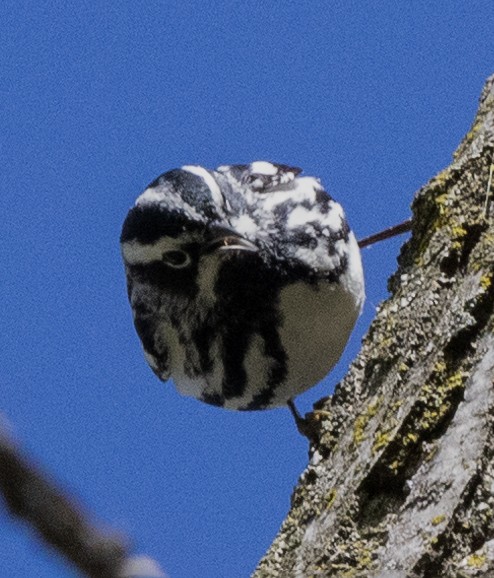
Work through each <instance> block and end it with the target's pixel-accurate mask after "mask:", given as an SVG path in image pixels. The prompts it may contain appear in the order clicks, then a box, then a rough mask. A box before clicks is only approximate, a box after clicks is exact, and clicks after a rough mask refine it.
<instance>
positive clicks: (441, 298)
mask: <svg viewBox="0 0 494 578" xmlns="http://www.w3.org/2000/svg"><path fill="white" fill-rule="evenodd" d="M493 151H494V76H492V77H491V78H490V79H489V80H488V81H487V84H486V86H485V88H484V91H483V93H482V96H481V99H480V107H479V111H478V113H477V117H476V119H475V122H474V124H473V127H472V129H471V130H470V132H469V133H468V134H467V136H466V137H465V138H464V140H463V142H462V143H461V144H460V146H459V148H458V150H457V151H456V153H455V155H454V162H453V164H452V165H451V166H450V167H448V168H447V169H445V170H444V171H442V172H441V173H440V174H439V175H437V176H436V177H434V178H433V179H432V180H431V181H430V182H429V183H428V184H427V185H426V186H425V187H423V188H422V189H421V190H420V191H419V192H418V193H417V195H416V197H415V199H414V201H413V205H412V210H413V229H412V236H411V239H410V240H409V241H408V242H407V243H406V244H405V245H404V247H403V248H402V251H401V254H400V257H399V260H398V262H399V268H398V271H397V272H396V273H395V274H394V275H393V277H392V278H391V280H390V282H389V287H390V291H391V296H390V298H389V299H388V300H387V301H386V302H384V303H383V304H382V305H381V306H380V308H379V311H378V313H377V315H376V318H375V319H374V321H373V323H372V325H371V327H370V329H369V332H368V334H367V336H366V337H365V339H364V342H363V346H362V350H361V352H360V353H359V355H358V356H357V358H356V360H355V361H354V363H353V364H352V366H351V368H350V371H349V373H348V375H347V376H346V378H345V379H344V380H343V382H342V383H340V384H339V385H338V387H337V389H336V391H335V393H334V395H333V396H332V397H331V398H328V399H325V400H322V402H320V407H319V409H322V410H324V411H325V412H328V414H329V415H325V414H320V415H321V423H320V426H321V432H320V437H319V439H318V441H317V442H316V443H314V444H313V445H312V447H311V459H310V462H309V465H308V466H307V469H306V470H305V472H304V473H303V474H302V476H301V478H300V481H299V484H298V486H297V488H296V489H295V491H294V493H293V496H292V506H291V510H290V512H289V513H288V516H287V518H286V520H285V521H284V523H283V525H282V527H281V530H280V532H279V534H278V536H277V537H276V539H275V541H274V542H273V544H272V546H271V548H270V549H269V551H268V552H267V554H266V555H265V557H264V558H263V559H262V560H261V562H260V563H259V566H258V568H257V570H256V571H255V572H254V574H253V578H268V577H279V578H290V577H297V578H309V577H316V576H331V577H338V576H341V577H347V578H350V577H352V578H353V577H360V576H362V577H363V576H365V577H376V578H377V577H379V578H384V577H386V578H405V577H427V578H437V577H442V576H445V577H456V578H460V577H469V576H494V516H493V506H494V461H493V455H494V436H493V430H494V419H493V415H494V411H493V408H494V331H493V329H494V314H493V311H494V178H493V164H492V163H493Z"/></svg>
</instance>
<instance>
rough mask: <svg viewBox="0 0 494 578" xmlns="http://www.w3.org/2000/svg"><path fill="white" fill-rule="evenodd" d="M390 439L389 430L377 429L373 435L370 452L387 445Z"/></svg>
mask: <svg viewBox="0 0 494 578" xmlns="http://www.w3.org/2000/svg"><path fill="white" fill-rule="evenodd" d="M390 440H391V432H390V431H379V430H378V431H377V432H376V435H375V436H374V443H373V444H372V453H373V454H376V453H377V452H378V451H379V450H381V449H382V448H383V447H385V446H387V445H388V443H389V441H390Z"/></svg>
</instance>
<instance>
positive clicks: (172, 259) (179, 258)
mask: <svg viewBox="0 0 494 578" xmlns="http://www.w3.org/2000/svg"><path fill="white" fill-rule="evenodd" d="M163 261H164V263H166V264H167V265H170V267H174V268H175V269H183V268H184V267H187V266H188V265H190V262H191V258H190V255H189V254H188V253H186V252H185V251H180V250H174V251H167V252H166V253H163Z"/></svg>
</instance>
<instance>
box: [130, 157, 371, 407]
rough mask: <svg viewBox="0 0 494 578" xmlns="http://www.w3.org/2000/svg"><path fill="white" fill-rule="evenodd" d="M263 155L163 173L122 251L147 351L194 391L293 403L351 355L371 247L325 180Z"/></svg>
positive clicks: (217, 399)
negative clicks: (364, 254) (348, 348)
mask: <svg viewBox="0 0 494 578" xmlns="http://www.w3.org/2000/svg"><path fill="white" fill-rule="evenodd" d="M300 173H301V170H300V169H297V168H294V167H289V166H286V165H280V164H274V163H270V162H265V161H258V162H253V163H251V164H249V165H228V166H220V167H218V168H217V169H216V170H208V169H205V168H203V167H200V166H184V167H182V168H181V169H175V170H171V171H169V172H167V173H164V174H163V175H161V176H160V177H158V178H157V179H156V180H155V181H154V182H152V183H151V184H150V185H149V187H148V188H147V189H146V190H145V191H144V192H143V193H142V194H141V196H140V197H139V198H138V199H137V201H136V204H135V206H134V208H132V209H131V210H130V212H129V214H128V216H127V218H126V220H125V223H124V225H123V230H122V235H121V246H122V254H123V259H124V262H125V269H126V275H127V283H128V294H129V300H130V304H131V307H132V310H133V315H134V323H135V327H136V330H137V333H138V335H139V337H140V339H141V341H142V345H143V348H144V354H145V356H146V359H147V361H148V363H149V365H150V366H151V368H152V369H153V371H154V372H155V373H156V375H157V376H158V377H159V378H160V379H162V380H163V381H165V380H167V379H169V378H172V379H173V381H174V382H175V385H176V387H177V389H178V390H179V391H180V392H181V393H182V394H185V395H189V396H192V397H195V398H197V399H200V400H201V401H204V402H206V403H209V404H213V405H216V406H221V407H225V408H228V409H237V410H261V409H268V408H273V407H277V406H286V405H287V404H289V403H291V399H292V398H293V397H294V396H296V395H298V394H300V393H302V392H303V391H305V390H306V389H308V388H310V387H312V386H313V385H315V384H316V383H317V382H319V381H320V380H321V379H322V378H323V377H324V376H325V375H326V374H327V373H328V372H329V371H330V369H331V368H332V367H333V366H334V365H335V363H336V362H337V361H338V359H339V358H340V356H341V354H342V352H343V349H344V347H345V345H346V343H347V340H348V337H349V335H350V333H351V331H352V329H353V326H354V324H355V321H356V320H357V317H358V315H359V313H360V310H361V308H362V304H363V302H364V277H363V272H362V264H361V259H360V250H359V247H358V244H357V241H356V239H355V236H354V234H353V233H352V231H351V230H350V228H349V226H348V224H347V221H346V218H345V215H344V213H343V209H342V208H341V206H340V205H339V204H338V203H337V202H336V201H334V200H333V199H332V198H331V197H330V196H329V195H328V194H327V193H326V192H325V191H324V189H323V187H322V186H321V184H320V182H319V180H318V179H316V178H313V177H304V176H300Z"/></svg>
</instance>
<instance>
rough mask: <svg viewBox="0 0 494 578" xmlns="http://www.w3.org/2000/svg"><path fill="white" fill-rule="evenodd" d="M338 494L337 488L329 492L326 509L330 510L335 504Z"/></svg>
mask: <svg viewBox="0 0 494 578" xmlns="http://www.w3.org/2000/svg"><path fill="white" fill-rule="evenodd" d="M337 495H338V492H337V491H336V490H335V488H333V489H331V490H330V491H329V492H328V495H327V496H326V510H329V509H330V508H331V507H332V505H333V504H334V502H335V500H336V496H337Z"/></svg>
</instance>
